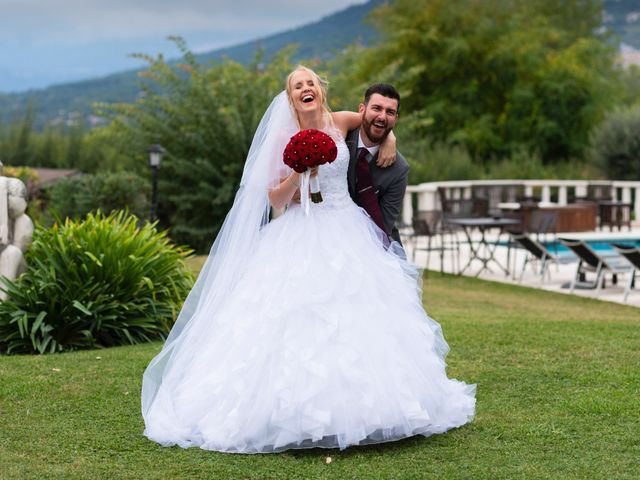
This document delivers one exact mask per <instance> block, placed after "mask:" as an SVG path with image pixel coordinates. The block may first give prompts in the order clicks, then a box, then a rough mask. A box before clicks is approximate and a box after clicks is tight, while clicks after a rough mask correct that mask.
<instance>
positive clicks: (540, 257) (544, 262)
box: [509, 232, 576, 283]
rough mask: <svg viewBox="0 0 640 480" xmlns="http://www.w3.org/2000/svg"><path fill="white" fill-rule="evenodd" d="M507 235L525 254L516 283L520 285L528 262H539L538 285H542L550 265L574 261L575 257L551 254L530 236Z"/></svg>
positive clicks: (521, 233)
mask: <svg viewBox="0 0 640 480" xmlns="http://www.w3.org/2000/svg"><path fill="white" fill-rule="evenodd" d="M509 234H510V235H511V240H512V241H513V242H514V243H515V244H517V245H519V246H520V247H522V248H524V250H525V251H526V253H527V255H526V256H525V258H524V262H523V263H522V270H521V271H520V277H519V278H518V282H520V283H522V277H523V276H524V272H525V270H526V268H527V265H528V264H529V263H530V262H534V261H536V260H537V261H539V262H540V271H539V273H538V275H540V283H542V282H543V281H544V278H545V276H546V275H547V274H548V273H549V265H550V264H552V263H555V264H567V263H573V262H575V261H576V257H575V256H573V255H571V256H566V255H556V254H555V253H551V252H550V251H549V249H548V248H547V247H546V246H545V245H543V244H542V243H540V242H538V241H537V240H535V239H534V238H533V237H532V236H531V235H528V234H526V233H523V232H509Z"/></svg>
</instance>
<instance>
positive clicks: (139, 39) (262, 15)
mask: <svg viewBox="0 0 640 480" xmlns="http://www.w3.org/2000/svg"><path fill="white" fill-rule="evenodd" d="M361 3H365V0H322V1H320V2H317V1H311V2H310V1H306V2H301V1H299V0H298V1H296V0H265V1H260V0H0V92H14V91H24V90H28V89H30V88H41V87H45V86H48V85H51V84H55V83H63V82H67V81H73V80H82V79H86V78H92V77H97V76H102V75H106V74H109V73H113V72H117V71H121V70H126V69H131V68H137V67H140V66H142V65H143V63H142V62H141V61H140V60H135V59H131V58H128V54H130V53H148V54H152V55H155V54H157V53H160V52H163V53H165V55H167V56H168V57H169V58H172V57H175V56H177V55H178V52H177V51H176V50H175V47H173V45H172V44H171V43H170V42H169V41H167V40H166V37H167V36H168V35H180V36H182V37H184V38H185V39H186V40H187V43H188V45H189V47H190V48H191V49H192V50H193V51H195V52H202V51H207V50H213V49H216V48H220V47H226V46H231V45H235V44H237V43H241V42H244V41H248V40H253V39H256V38H259V37H263V36H266V35H269V34H272V33H277V32H281V31H283V30H288V29H290V28H294V27H298V26H301V25H304V24H307V23H310V22H313V21H316V20H319V19H320V18H321V17H323V16H325V15H328V14H331V13H334V12H336V11H339V10H342V9H344V8H346V7H348V6H350V5H355V4H361Z"/></svg>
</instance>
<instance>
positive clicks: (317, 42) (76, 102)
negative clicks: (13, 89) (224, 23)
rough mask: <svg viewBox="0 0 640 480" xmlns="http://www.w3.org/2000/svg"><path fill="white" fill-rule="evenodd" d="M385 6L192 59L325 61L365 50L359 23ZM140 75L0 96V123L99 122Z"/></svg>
mask: <svg viewBox="0 0 640 480" xmlns="http://www.w3.org/2000/svg"><path fill="white" fill-rule="evenodd" d="M382 3H384V0H371V1H369V2H367V3H365V4H363V5H356V6H353V7H349V8H346V9H344V10H342V11H340V12H337V13H335V14H332V15H328V16H326V17H324V18H322V19H321V20H319V21H317V22H315V23H311V24H308V25H305V26H303V27H299V28H296V29H293V30H289V31H286V32H282V33H278V34H275V35H271V36H269V37H265V38H261V39H256V40H253V41H250V42H247V43H243V44H241V45H237V46H234V47H229V48H223V49H220V50H215V51H212V52H207V53H203V54H199V55H197V58H198V60H199V61H200V62H203V63H206V62H209V61H218V60H221V59H222V58H223V57H228V58H231V59H233V60H236V61H238V62H242V63H248V62H250V61H251V60H253V59H254V58H255V54H256V51H257V49H258V48H262V49H264V51H265V55H266V58H267V59H268V58H269V57H270V56H272V55H274V54H275V53H276V52H278V51H279V50H281V49H282V48H284V47H286V46H287V45H290V44H296V45H298V50H297V53H296V58H322V59H326V58H330V57H331V56H333V55H335V53H336V52H337V51H340V50H341V49H343V48H345V47H346V46H348V45H350V44H352V43H354V42H356V41H359V42H361V43H363V44H365V45H367V44H370V43H371V42H372V41H374V40H375V38H376V35H377V34H376V32H375V30H374V29H373V28H372V27H370V26H369V25H367V24H365V23H364V21H363V20H364V18H365V17H366V16H367V15H368V14H369V13H370V12H371V10H373V9H374V8H375V7H377V6H379V5H381V4H382ZM139 71H140V69H139V70H130V71H126V72H122V73H115V74H113V75H109V76H107V77H103V78H98V79H93V80H85V81H80V82H73V83H65V84H62V85H55V86H52V87H49V88H46V89H42V90H32V91H29V92H25V93H17V94H0V121H14V120H15V119H17V118H21V117H22V116H23V115H24V112H26V110H27V108H28V105H29V104H31V106H32V108H33V110H34V114H35V126H36V128H42V127H43V126H44V125H45V124H47V123H53V124H61V123H67V124H68V123H71V122H75V121H77V119H78V118H80V117H83V118H85V119H86V121H87V123H88V124H95V123H96V122H98V121H99V119H97V118H95V117H94V116H93V115H92V107H91V105H92V104H93V103H94V102H132V101H134V100H135V99H136V97H137V95H138V94H139V92H140V88H139V84H140V82H141V81H142V80H141V79H140V78H139V77H138V75H137V74H138V72H139Z"/></svg>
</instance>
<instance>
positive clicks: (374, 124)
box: [359, 93, 398, 143]
mask: <svg viewBox="0 0 640 480" xmlns="http://www.w3.org/2000/svg"><path fill="white" fill-rule="evenodd" d="M359 112H360V114H361V115H362V130H363V131H364V134H365V135H366V136H367V137H368V138H369V140H370V141H371V142H373V143H380V142H382V141H383V140H384V139H385V137H386V136H387V135H388V134H389V132H390V131H391V129H392V128H393V127H394V126H395V124H396V120H398V101H397V100H396V99H394V98H389V97H385V96H382V95H380V94H379V93H374V94H373V95H371V97H369V102H368V103H367V104H366V105H365V104H364V103H361V104H360V110H359Z"/></svg>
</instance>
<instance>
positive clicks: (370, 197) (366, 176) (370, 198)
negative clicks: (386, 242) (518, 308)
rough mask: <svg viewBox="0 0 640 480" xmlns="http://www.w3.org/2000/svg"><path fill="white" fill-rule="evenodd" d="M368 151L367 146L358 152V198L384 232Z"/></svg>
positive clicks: (359, 202) (359, 203)
mask: <svg viewBox="0 0 640 480" xmlns="http://www.w3.org/2000/svg"><path fill="white" fill-rule="evenodd" d="M368 153H369V151H368V150H367V149H366V148H361V149H360V153H358V165H357V166H356V191H357V195H356V198H357V199H358V205H360V206H361V207H362V208H364V209H365V210H366V211H367V213H368V214H369V215H370V216H371V219H372V220H373V221H374V223H375V224H376V225H378V227H380V229H381V230H382V231H383V232H386V230H385V228H384V220H383V219H382V211H381V210H380V204H379V203H378V197H377V196H376V192H375V191H374V187H373V179H372V178H371V169H370V168H369V162H368V161H367V154H368Z"/></svg>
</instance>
